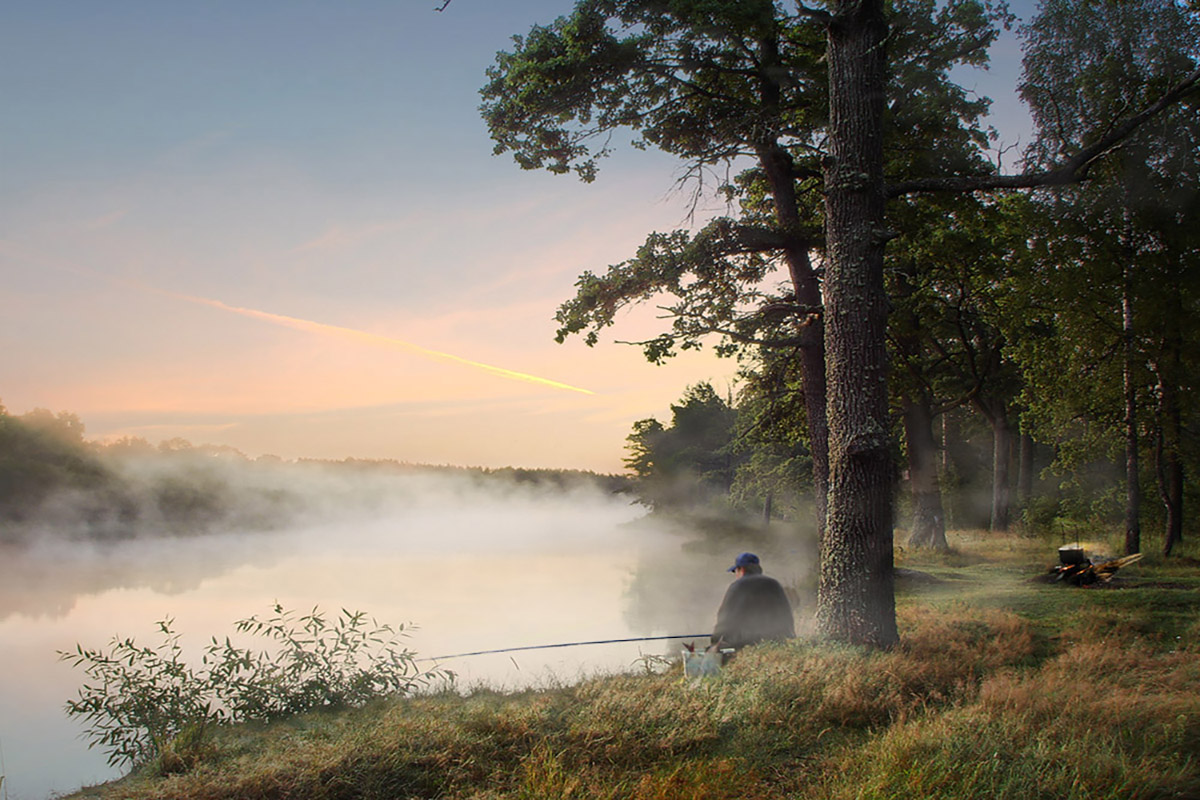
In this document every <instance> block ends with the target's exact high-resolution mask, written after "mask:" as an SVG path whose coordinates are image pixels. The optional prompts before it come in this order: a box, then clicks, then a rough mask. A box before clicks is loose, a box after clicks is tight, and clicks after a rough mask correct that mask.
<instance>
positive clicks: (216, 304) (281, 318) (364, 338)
mask: <svg viewBox="0 0 1200 800" xmlns="http://www.w3.org/2000/svg"><path fill="white" fill-rule="evenodd" d="M142 288H144V289H149V290H150V291H154V292H157V293H159V294H164V295H167V296H169V297H174V298H177V299H180V300H186V301H188V302H189V303H197V304H199V305H205V306H209V307H211V308H218V309H220V310H222V311H228V312H230V313H233V314H240V315H242V316H245V317H250V318H251V319H258V320H262V321H264V322H270V323H273V324H275V325H281V326H283V327H286V328H293V329H295V330H300V331H305V332H307V333H316V334H322V335H327V336H334V337H337V338H339V339H348V340H350V341H354V342H358V343H360V344H368V345H371V346H374V347H385V348H388V349H393V350H407V351H409V352H412V353H416V354H418V355H421V356H424V357H425V358H429V359H433V360H435V361H444V362H449V363H452V364H460V365H462V366H466V367H473V368H475V369H479V370H483V371H484V372H489V373H491V374H493V375H497V376H499V377H501V378H507V379H509V380H514V381H525V382H526V383H534V384H538V385H539V386H548V387H550V388H552V389H562V390H564V391H568V392H578V393H580V394H589V395H590V394H595V392H593V391H591V390H589V389H582V388H580V387H578V386H572V385H570V384H569V383H561V382H559V381H553V380H550V379H549V378H541V377H538V376H537V375H530V374H528V373H525V372H517V371H516V370H511V369H505V368H503V367H496V366H493V365H491V364H484V363H482V362H479V361H472V360H471V359H469V358H463V357H461V356H456V355H453V354H452V353H443V352H441V351H439V350H430V349H429V348H427V347H421V346H420V345H417V344H413V343H412V342H406V341H404V340H403V339H395V338H392V337H390V336H382V335H380V334H377V333H368V332H367V331H360V330H355V329H354V328H343V327H342V326H340V325H329V324H327V323H324V322H314V321H313V320H307V319H300V318H299V317H289V316H286V315H284V314H273V313H271V312H269V311H259V310H258V309H254V308H241V307H239V306H231V305H229V304H227V303H222V302H221V301H220V300H213V299H210V298H207V297H196V296H193V295H186V294H180V293H178V292H168V291H165V290H162V289H152V288H150V287H142Z"/></svg>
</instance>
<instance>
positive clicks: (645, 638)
mask: <svg viewBox="0 0 1200 800" xmlns="http://www.w3.org/2000/svg"><path fill="white" fill-rule="evenodd" d="M707 636H709V634H707V633H689V634H684V635H681V636H639V637H635V638H633V639H596V640H594V641H590V642H561V643H559V644H531V645H526V646H524V647H501V648H499V649H498V650H476V651H474V652H472V653H454V654H452V655H448V656H429V657H428V658H417V659H413V660H414V661H444V660H446V659H449V658H466V657H467V656H486V655H491V654H492V653H516V652H518V651H520V650H550V649H552V648H555V647H579V646H581V645H585V644H623V643H625V642H658V641H662V640H664V639H703V638H705V637H707Z"/></svg>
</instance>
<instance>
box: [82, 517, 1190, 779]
mask: <svg viewBox="0 0 1200 800" xmlns="http://www.w3.org/2000/svg"><path fill="white" fill-rule="evenodd" d="M951 543H952V546H953V548H954V549H953V551H952V552H951V553H947V554H933V553H924V552H908V551H901V552H898V554H897V564H898V566H901V567H902V568H903V569H904V570H906V571H905V572H903V573H901V578H900V581H899V587H898V593H897V616H898V622H899V625H900V629H901V635H902V642H901V644H900V645H899V646H898V647H896V648H894V649H892V650H889V651H886V652H876V651H870V650H865V649H860V648H854V647H845V646H835V645H830V644H824V643H819V642H816V641H813V640H809V639H797V640H794V641H791V642H787V643H783V644H772V645H764V646H760V647H758V648H751V649H748V650H746V651H743V652H742V653H741V654H740V655H739V656H738V658H737V659H736V660H735V661H734V662H732V663H731V664H730V665H729V666H728V667H726V669H725V670H724V671H723V672H722V673H721V674H720V675H719V676H717V677H715V678H708V679H702V680H685V679H684V678H683V677H682V669H681V668H679V666H678V665H675V667H674V668H672V669H670V670H669V671H667V672H663V673H659V674H639V675H616V676H610V677H602V678H593V679H588V680H585V681H582V682H579V683H577V684H573V685H560V686H554V687H551V688H546V689H541V690H536V691H532V690H531V691H523V692H514V693H502V692H497V691H492V690H488V689H478V690H475V691H472V692H471V693H470V694H468V695H466V696H463V695H459V694H456V693H451V692H444V693H439V694H435V695H432V696H423V697H415V698H409V699H398V700H380V701H378V702H375V703H372V704H370V705H369V706H367V707H366V708H363V709H359V710H356V711H353V712H348V713H341V714H332V713H315V714H308V715H305V716H301V717H297V718H294V719H291V720H288V721H285V722H277V723H272V724H270V725H267V724H255V725H242V726H234V727H227V728H221V729H219V730H217V731H216V733H215V734H214V735H213V736H212V737H211V739H209V740H208V742H207V747H206V749H205V751H204V753H203V756H202V757H201V758H199V759H198V761H197V763H196V765H195V766H194V767H193V768H192V769H190V770H189V771H187V772H185V773H183V774H173V775H162V774H156V773H155V771H154V770H153V769H152V768H150V769H145V770H143V771H142V772H140V773H137V774H134V775H131V776H129V777H128V778H126V779H124V780H123V781H120V782H116V783H113V784H107V785H104V786H100V787H95V788H93V789H88V790H85V791H82V792H80V793H78V794H77V795H74V796H75V797H95V798H104V799H105V800H111V799H115V798H130V799H131V800H133V799H138V798H179V799H180V800H192V799H196V800H198V799H199V798H231V797H237V798H247V799H253V798H313V799H314V800H315V799H317V798H322V799H324V798H331V799H332V798H351V797H353V798H410V797H411V798H434V797H439V798H463V799H465V798H479V799H480V800H500V799H501V798H505V799H507V798H521V799H522V800H543V799H545V800H550V799H551V798H554V799H555V800H557V799H558V798H580V799H582V798H587V799H588V800H592V799H608V798H612V799H613V800H616V799H617V798H633V800H660V799H661V800H665V799H666V798H711V799H712V800H724V799H726V798H743V797H755V798H766V799H767V800H771V799H772V798H796V799H797V800H816V799H817V798H833V799H835V800H836V799H840V798H846V799H847V800H849V799H850V798H854V800H875V799H876V798H879V799H881V800H882V799H883V798H888V799H889V800H890V799H893V798H894V799H896V800H899V799H900V798H962V797H989V798H1022V800H1025V799H1026V798H1072V799H1075V798H1077V799H1078V800H1085V799H1087V800H1092V799H1096V800H1099V799H1100V798H1113V799H1114V800H1115V799H1116V798H1146V799H1147V800H1149V799H1150V798H1170V797H1178V798H1185V797H1200V758H1198V756H1200V645H1198V638H1197V637H1198V635H1200V602H1198V600H1200V580H1198V571H1197V570H1196V562H1194V561H1190V560H1183V559H1180V560H1171V561H1163V560H1162V559H1161V558H1154V557H1147V559H1145V560H1144V561H1143V562H1142V563H1141V564H1138V565H1136V566H1135V567H1132V568H1130V569H1129V570H1128V574H1121V573H1118V578H1119V580H1115V581H1114V582H1113V583H1112V584H1110V585H1109V586H1107V587H1104V588H1079V587H1072V586H1065V585H1062V584H1050V583H1046V582H1045V580H1043V579H1042V578H1043V576H1044V574H1045V572H1046V569H1047V567H1048V566H1049V565H1050V564H1052V563H1053V561H1054V547H1053V546H1052V545H1051V544H1048V543H1047V542H1046V541H1044V540H1035V539H1025V538H1021V537H1017V536H999V537H997V536H990V535H983V534H978V533H966V534H957V535H955V536H953V537H952V541H951ZM1185 558H1186V556H1185Z"/></svg>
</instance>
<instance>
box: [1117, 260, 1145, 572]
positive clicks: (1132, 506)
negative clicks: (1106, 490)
mask: <svg viewBox="0 0 1200 800" xmlns="http://www.w3.org/2000/svg"><path fill="white" fill-rule="evenodd" d="M1123 272H1124V280H1123V286H1122V290H1121V333H1122V338H1123V340H1124V349H1125V359H1124V365H1123V370H1122V373H1123V378H1124V384H1125V386H1124V389H1125V555H1133V554H1134V553H1138V552H1141V549H1142V523H1141V516H1142V489H1141V482H1140V480H1139V478H1138V470H1139V466H1138V426H1137V384H1136V382H1135V380H1134V375H1133V370H1134V358H1135V353H1134V341H1133V291H1132V286H1131V276H1130V267H1129V261H1128V259H1127V260H1126V262H1125V267H1124V270H1123Z"/></svg>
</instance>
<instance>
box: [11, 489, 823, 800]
mask: <svg viewBox="0 0 1200 800" xmlns="http://www.w3.org/2000/svg"><path fill="white" fill-rule="evenodd" d="M305 475H307V478H305V480H308V481H310V482H311V483H310V484H308V485H304V486H302V487H297V486H295V485H293V486H292V487H291V488H292V489H293V490H296V489H297V488H299V490H300V491H302V492H303V493H304V494H305V495H306V496H308V497H309V499H310V500H311V503H310V505H309V509H310V511H309V513H307V515H305V516H303V517H300V518H299V519H297V520H296V521H294V522H293V523H291V524H289V525H288V526H287V527H286V528H285V529H279V530H273V531H246V530H231V531H224V532H210V533H205V534H198V535H194V536H170V537H148V538H135V539H126V540H120V541H116V542H110V543H95V542H88V541H80V540H70V539H63V538H56V537H53V536H46V537H42V538H40V539H39V540H38V541H37V542H36V543H35V544H32V545H29V546H25V547H10V548H5V549H4V550H3V552H0V650H2V651H3V653H4V658H3V659H0V750H2V752H3V757H4V764H5V770H6V777H5V783H4V789H5V791H6V793H7V796H8V798H9V800H22V799H24V800H29V799H31V798H44V797H47V796H49V795H50V794H51V793H54V792H67V791H72V790H74V789H77V788H78V787H80V786H81V785H87V784H91V783H97V782H101V781H105V780H110V779H112V778H115V777H117V772H116V771H115V770H112V769H110V768H108V767H107V765H106V764H105V758H104V754H103V753H102V752H100V751H95V750H93V751H89V750H88V749H87V746H86V743H85V742H84V741H83V740H82V739H81V738H80V734H81V733H82V730H83V728H82V725H81V724H80V723H79V722H78V721H76V720H72V719H68V718H67V716H66V714H65V712H64V711H63V704H64V702H65V701H66V700H67V699H68V698H71V697H74V696H75V693H76V690H77V688H78V686H79V685H80V684H81V682H82V679H83V674H82V671H81V670H77V669H72V668H71V667H70V666H69V665H67V664H64V663H62V662H59V661H58V657H57V655H56V651H58V650H69V649H73V648H74V646H75V644H76V643H80V644H82V645H83V646H85V647H93V648H94V647H101V646H106V645H107V644H108V642H109V640H110V639H112V638H113V637H114V636H117V635H119V636H121V637H127V636H132V637H134V638H135V639H136V640H137V641H138V643H139V644H141V645H149V646H153V645H157V644H158V643H160V642H161V637H160V636H159V635H158V634H157V632H156V629H155V625H154V622H155V621H156V620H160V619H165V618H168V617H170V618H173V619H174V621H175V624H174V628H175V630H177V631H179V632H180V633H181V634H182V635H183V638H182V641H183V644H184V647H185V651H186V652H188V653H189V654H192V655H193V656H194V657H195V659H197V660H198V659H199V655H200V651H201V649H202V647H203V646H204V644H206V643H207V642H208V639H209V637H210V636H214V635H216V636H222V637H223V636H225V635H227V634H231V633H233V623H234V622H235V621H237V620H239V619H244V618H246V617H249V616H251V615H259V616H264V615H267V614H268V613H269V612H270V610H271V607H272V605H273V604H274V603H276V602H278V603H280V604H282V605H283V606H284V607H285V608H288V609H291V610H293V611H297V612H300V613H304V612H307V611H309V610H311V609H312V608H314V607H320V608H321V609H322V610H324V611H325V612H326V613H327V614H337V613H338V612H340V610H341V609H343V608H344V609H349V610H351V611H356V610H361V611H365V612H367V614H368V615H370V616H372V617H374V618H375V619H376V620H378V621H379V622H381V623H387V624H390V625H393V626H396V625H400V624H404V625H406V626H408V625H409V623H415V625H416V627H415V628H410V629H409V633H410V634H411V635H410V638H408V639H407V640H406V644H407V646H408V647H409V648H411V649H413V650H415V651H416V652H417V654H418V657H420V658H425V657H432V656H441V655H447V654H455V653H463V652H471V651H477V650H488V649H496V648H508V647H523V646H529V645H543V644H557V643H564V642H578V641H591V640H600V639H618V638H632V637H640V636H662V635H677V634H678V635H683V634H699V633H703V632H705V631H707V630H710V629H711V627H712V623H713V619H714V617H715V612H716V607H717V605H718V604H719V602H720V598H721V596H722V594H723V593H724V591H725V587H726V586H727V584H728V576H727V575H726V574H725V572H724V570H725V568H726V567H727V566H728V564H729V563H730V561H731V559H732V557H733V555H734V554H736V552H737V551H738V550H739V549H750V548H749V547H748V546H742V545H743V543H741V542H737V541H736V540H734V541H731V542H729V543H728V544H726V543H718V542H714V541H713V540H711V539H709V540H707V541H698V540H696V539H695V537H693V536H691V535H689V531H687V530H665V529H663V528H662V527H660V526H659V525H657V524H654V523H651V522H649V521H648V520H647V519H646V518H645V509H644V508H643V507H642V506H640V505H637V504H635V503H633V502H632V498H631V497H630V496H629V495H627V494H621V493H612V492H611V491H608V490H606V489H605V488H603V487H602V486H601V485H599V484H594V483H586V482H580V483H578V484H576V485H569V486H567V487H565V488H563V487H550V486H544V485H538V484H510V483H505V482H500V481H494V480H479V479H478V477H477V476H476V477H471V476H470V475H455V474H450V475H440V474H386V473H379V474H376V473H361V474H359V473H350V472H346V471H337V470H335V471H328V472H325V471H317V470H309V471H307V472H306V473H305ZM348 498H353V502H349V501H348ZM326 499H328V502H325V500H326ZM763 546H764V545H763V543H761V542H759V543H756V544H755V547H758V549H759V550H760V552H769V551H764V550H763ZM805 560H806V556H805V555H804V554H802V553H801V552H799V551H798V550H797V551H787V550H781V551H779V552H778V554H776V555H772V556H770V557H769V558H768V559H766V563H767V570H768V572H770V573H771V574H774V575H776V576H778V577H780V578H781V579H782V580H784V582H785V583H787V582H789V581H793V582H794V581H795V576H798V575H800V574H802V573H803V572H804V571H805V570H806V569H807V565H806V563H805ZM257 646H261V643H258V645H257ZM678 649H679V644H678V642H641V643H626V644H612V645H594V646H586V647H570V648H561V649H550V650H534V651H524V652H517V653H511V654H499V655H489V656H475V657H470V658H461V659H452V660H448V661H444V662H440V666H443V667H446V668H449V669H453V670H454V671H455V672H456V673H458V685H459V686H460V687H461V688H463V689H469V688H470V687H472V686H475V685H479V684H486V685H488V686H493V687H499V688H520V687H524V686H531V685H532V686H536V685H541V684H546V683H551V682H554V681H566V682H571V681H574V680H576V679H578V678H580V677H583V676H586V675H590V674H596V673H604V672H612V671H622V670H626V671H627V670H636V669H641V668H642V667H641V664H640V662H639V657H640V656H641V655H642V654H655V655H674V654H676V653H677V652H678ZM434 663H438V662H423V663H422V666H425V667H430V666H433V665H434Z"/></svg>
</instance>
